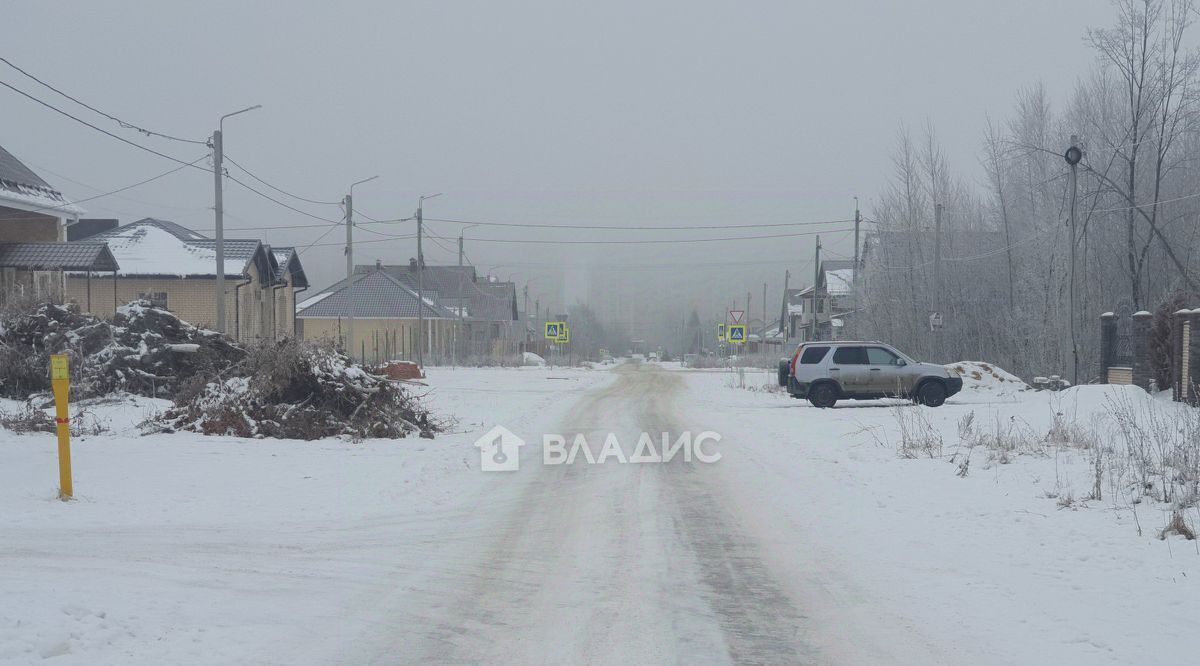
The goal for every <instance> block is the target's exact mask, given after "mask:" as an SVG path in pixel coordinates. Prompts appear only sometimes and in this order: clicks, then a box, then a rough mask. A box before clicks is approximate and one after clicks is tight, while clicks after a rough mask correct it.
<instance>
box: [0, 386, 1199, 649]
mask: <svg viewBox="0 0 1200 666" xmlns="http://www.w3.org/2000/svg"><path fill="white" fill-rule="evenodd" d="M432 374H433V379H432V380H431V381H432V383H433V385H434V390H433V392H432V394H431V396H430V399H431V400H432V401H433V402H434V403H435V406H437V407H439V408H441V409H443V410H445V411H449V412H453V413H455V414H457V415H458V416H459V417H460V423H459V425H458V427H457V428H456V431H455V433H452V434H449V435H446V436H442V437H439V438H438V439H437V440H435V441H433V442H429V441H424V440H407V441H401V442H380V441H369V442H363V443H350V442H343V441H337V440H326V441H319V442H275V441H245V440H239V439H235V438H220V437H202V436H199V435H184V434H180V435H155V436H150V437H140V436H138V435H137V434H136V431H135V430H133V429H131V428H130V427H129V424H130V423H132V422H134V421H136V420H137V419H139V418H141V417H143V416H144V415H145V413H146V412H147V410H149V409H152V408H153V407H154V405H153V404H151V403H146V402H144V401H143V402H132V403H126V404H118V405H114V406H109V407H104V408H97V411H98V413H99V414H100V416H101V417H102V418H103V419H105V420H107V421H108V422H109V423H111V424H113V425H114V432H113V433H111V434H106V435H102V436H98V437H92V438H86V439H82V440H80V441H79V442H77V446H76V457H75V463H76V491H77V494H78V495H79V498H80V499H79V501H77V502H72V503H68V504H63V503H60V502H57V501H54V499H53V496H54V489H53V483H54V478H55V477H54V475H55V468H54V453H53V442H52V440H51V438H45V437H43V436H38V435H27V436H16V435H13V434H11V433H6V432H5V433H0V663H3V664H8V663H13V664H27V663H40V662H41V661H42V660H44V659H51V660H53V663H55V664H135V665H136V664H162V663H180V664H228V663H245V664H363V663H377V664H408V663H413V664H416V663H464V664H465V663H491V664H515V663H522V664H524V663H582V664H586V663H596V664H611V663H622V664H642V663H704V664H709V663H716V664H722V663H772V664H776V663H816V664H826V663H834V664H837V663H841V664H860V663H899V664H943V663H948V664H957V663H971V664H1011V663H1061V664H1076V663H1087V664H1125V663H1140V664H1156V663H1163V664H1166V663H1187V662H1189V661H1191V660H1192V658H1193V656H1194V654H1196V653H1197V652H1198V651H1200V635H1198V634H1197V632H1195V630H1194V618H1195V617H1196V616H1197V614H1198V613H1200V553H1197V551H1196V549H1195V547H1194V543H1193V542H1185V541H1182V540H1179V539H1171V540H1168V541H1166V542H1164V541H1160V540H1158V539H1156V538H1154V532H1155V529H1156V528H1157V527H1159V526H1161V524H1162V523H1163V522H1164V521H1163V516H1162V515H1161V510H1160V509H1159V508H1156V507H1153V506H1143V507H1142V508H1140V509H1138V512H1139V516H1140V524H1142V525H1143V526H1144V527H1145V534H1144V536H1139V535H1138V533H1137V525H1138V524H1139V519H1137V518H1135V517H1134V516H1133V515H1132V512H1131V511H1129V510H1127V507H1121V506H1119V504H1118V503H1113V502H1110V501H1107V498H1106V501H1105V502H1092V503H1090V504H1089V503H1080V502H1076V503H1075V504H1073V505H1072V506H1070V508H1065V509H1059V508H1058V507H1057V504H1056V500H1055V499H1049V498H1048V497H1047V495H1048V494H1049V493H1050V492H1051V491H1054V494H1056V495H1059V496H1061V495H1063V494H1067V493H1070V492H1071V491H1072V489H1074V492H1075V496H1076V497H1082V496H1083V495H1084V494H1085V490H1086V488H1088V487H1089V486H1090V483H1091V480H1090V474H1089V471H1088V469H1087V461H1086V460H1085V459H1084V458H1082V457H1080V456H1073V455H1072V454H1071V453H1070V452H1069V451H1064V452H1056V453H1054V454H1053V455H1052V456H1044V455H1020V456H1015V457H1014V458H1013V459H1012V460H1011V461H1007V462H1005V463H1004V464H1001V463H999V462H994V461H989V460H988V459H987V457H986V456H985V455H982V454H981V455H979V456H978V460H976V461H975V462H973V463H972V466H971V469H970V473H969V474H967V475H966V476H965V477H960V476H959V475H957V474H956V469H957V467H956V465H953V464H948V463H947V462H945V461H944V460H937V459H924V460H919V459H918V460H902V459H900V458H899V457H898V456H897V454H896V450H895V448H894V447H893V446H891V445H886V444H882V445H881V444H880V443H879V442H878V441H877V439H882V440H887V441H891V442H894V441H895V439H896V437H897V429H898V427H897V425H896V421H895V413H894V410H892V409H890V408H889V407H888V406H887V404H886V403H848V404H847V405H846V406H845V407H842V406H839V408H837V409H833V410H817V409H814V408H812V407H809V406H808V405H807V403H804V402H802V401H796V400H790V399H788V398H785V397H782V396H779V395H778V394H772V393H767V392H763V391H750V390H744V389H740V388H733V384H734V382H735V377H734V376H733V375H731V374H730V373H728V372H703V371H696V372H689V371H684V370H680V369H679V368H677V367H660V366H656V365H648V364H647V365H640V366H634V365H628V366H623V367H620V368H617V369H616V370H614V371H612V372H607V371H583V370H562V369H558V370H554V369H544V368H542V369H535V368H523V369H519V370H518V369H471V370H468V369H460V370H448V369H438V370H437V371H435V372H434V373H432ZM752 377H759V378H758V379H757V380H755V379H753V378H748V379H747V383H748V385H750V386H752V387H753V385H754V383H755V382H757V383H758V384H759V385H761V384H766V383H769V382H770V381H771V378H770V376H769V375H768V374H766V373H763V374H761V376H760V375H752ZM1106 390H1110V389H1104V388H1100V387H1084V388H1083V389H1078V390H1073V391H1069V392H1066V393H1065V394H1061V395H1049V394H1045V393H1021V394H1012V395H1009V394H995V395H993V394H986V392H983V393H980V394H977V395H969V394H967V392H964V394H963V395H961V396H956V397H955V399H954V400H953V401H952V402H951V403H949V404H947V405H946V406H944V407H942V408H939V409H936V410H930V409H928V408H912V409H916V410H919V413H921V414H922V415H924V416H925V417H926V418H927V419H929V421H930V423H931V424H932V425H933V427H935V428H938V429H940V430H941V432H942V433H943V435H944V437H945V439H946V441H947V445H949V444H950V443H951V442H952V441H953V440H954V433H955V429H956V423H957V422H958V421H959V419H960V418H962V417H963V416H965V415H967V414H970V413H972V412H974V414H975V415H976V417H977V421H978V422H980V423H993V422H996V423H1000V422H1003V423H1008V422H1009V421H1011V420H1012V419H1021V420H1022V421H1025V422H1028V423H1029V424H1031V426H1030V427H1031V428H1033V429H1035V430H1036V429H1039V428H1043V429H1044V428H1046V427H1048V426H1049V424H1050V421H1051V419H1052V417H1053V415H1054V414H1055V413H1072V414H1075V413H1077V414H1078V415H1079V418H1080V419H1081V420H1083V421H1087V420H1088V419H1091V418H1093V417H1094V416H1095V414H1096V413H1098V412H1102V411H1103V410H1104V408H1105V407H1104V401H1103V400H1102V399H1098V398H1097V396H1098V395H1099V394H1098V393H1097V392H1098V391H1106ZM122 424H124V425H122ZM497 424H501V425H505V426H507V427H508V428H510V429H511V430H513V431H514V432H516V433H517V434H518V435H520V436H521V437H523V438H524V439H525V440H526V441H528V442H529V445H527V446H526V447H524V449H522V451H521V454H520V458H521V463H522V464H521V469H520V470H519V471H516V472H483V471H481V469H480V458H479V452H478V450H476V449H475V448H474V447H473V446H472V444H473V442H474V440H475V439H476V438H477V437H478V436H480V435H481V434H483V433H484V432H486V431H487V430H488V429H489V428H491V427H492V426H494V425H497ZM664 430H666V431H668V432H672V433H675V434H678V433H679V432H681V431H683V430H688V431H691V432H693V433H694V434H695V433H698V432H700V431H703V430H712V431H715V432H718V433H720V434H721V435H722V437H723V438H722V440H721V441H720V442H719V443H718V444H716V445H715V446H712V445H707V447H708V448H711V449H715V450H716V451H718V452H719V453H720V454H721V456H722V457H721V460H720V461H718V462H716V463H713V464H699V463H697V462H692V463H686V462H683V461H682V460H681V459H678V458H677V459H675V460H673V461H672V462H670V463H667V464H624V465H622V464H615V463H614V462H613V461H609V462H607V463H605V464H603V465H587V464H583V461H582V460H581V459H577V460H576V462H575V464H572V465H556V466H544V465H542V451H541V446H540V440H541V436H542V435H543V434H544V433H559V434H562V435H564V436H565V437H567V438H568V441H570V438H572V437H573V436H574V435H575V434H578V433H581V434H584V435H585V437H586V438H587V440H588V442H589V443H590V444H591V446H592V450H593V452H594V453H599V449H600V448H601V445H602V443H603V441H604V436H605V435H606V434H608V433H609V432H613V433H615V434H616V435H617V437H618V439H619V441H620V442H621V444H622V445H623V447H624V450H625V453H626V455H628V454H629V453H631V450H630V449H631V447H632V446H633V445H634V444H635V443H636V441H637V436H638V435H639V434H640V433H641V432H642V431H650V432H652V433H654V432H662V431H664Z"/></svg>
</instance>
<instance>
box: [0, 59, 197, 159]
mask: <svg viewBox="0 0 1200 666" xmlns="http://www.w3.org/2000/svg"><path fill="white" fill-rule="evenodd" d="M0 86H4V87H5V88H8V89H9V90H11V91H13V92H15V93H17V94H18V95H20V96H22V97H25V98H27V99H30V100H33V101H34V102H37V103H38V104H40V105H42V106H44V107H46V108H47V109H50V110H51V111H53V112H55V113H57V114H59V115H63V116H66V117H67V118H70V119H71V120H74V121H75V122H77V123H79V124H81V125H85V126H87V127H90V128H92V129H94V130H96V131H97V132H100V133H101V134H106V135H108V136H110V137H112V138H114V139H116V140H117V141H120V142H121V143H126V144H129V145H131V146H133V147H134V148H137V149H138V150H144V151H146V152H147V153H150V154H152V155H157V156H159V157H161V158H163V159H167V160H171V161H172V162H175V163H176V164H182V165H184V166H195V163H193V162H185V161H183V160H181V159H179V158H178V157H173V156H171V155H168V154H166V153H163V152H160V151H157V150H155V149H153V148H150V147H148V146H143V145H142V144H140V143H136V142H134V141H130V140H129V139H126V138H125V137H123V136H120V135H118V134H113V133H112V132H110V131H108V130H106V129H104V128H103V127H98V126H96V125H93V124H92V123H90V122H88V121H86V120H84V119H83V118H80V117H79V116H76V115H74V114H71V113H69V112H67V111H63V110H62V109H60V108H58V107H57V106H54V105H53V104H50V103H49V102H44V101H42V100H40V99H38V98H37V97H34V96H33V95H30V94H29V93H27V92H25V91H24V90H21V89H20V88H17V87H16V86H13V85H12V84H9V83H7V82H5V81H0ZM196 168H197V169H200V170H201V171H209V172H210V173H211V171H210V170H209V169H205V168H204V167H196Z"/></svg>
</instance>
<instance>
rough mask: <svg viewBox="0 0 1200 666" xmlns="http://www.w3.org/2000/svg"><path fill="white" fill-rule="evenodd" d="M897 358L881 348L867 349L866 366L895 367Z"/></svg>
mask: <svg viewBox="0 0 1200 666" xmlns="http://www.w3.org/2000/svg"><path fill="white" fill-rule="evenodd" d="M897 358H898V357H897V356H896V355H895V354H893V353H892V352H890V351H888V350H886V349H884V348H883V347H867V364H868V365H895V364H896V359H897Z"/></svg>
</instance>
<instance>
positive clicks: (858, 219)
mask: <svg viewBox="0 0 1200 666" xmlns="http://www.w3.org/2000/svg"><path fill="white" fill-rule="evenodd" d="M861 225H862V214H861V213H859V212H858V197H854V271H853V272H852V273H850V294H851V298H853V299H854V302H853V308H854V314H853V315H851V317H850V321H851V322H854V321H857V318H858V316H859V314H858V291H859V288H860V287H859V283H858V277H859V276H858V268H859V263H860V262H861V261H862V257H860V256H859V254H858V253H859V240H858V230H859V227H860V226H861Z"/></svg>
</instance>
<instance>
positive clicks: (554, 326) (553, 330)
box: [546, 321, 567, 340]
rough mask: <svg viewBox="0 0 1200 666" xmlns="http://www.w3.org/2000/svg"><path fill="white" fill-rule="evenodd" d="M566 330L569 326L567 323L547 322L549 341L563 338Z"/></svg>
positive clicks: (547, 337)
mask: <svg viewBox="0 0 1200 666" xmlns="http://www.w3.org/2000/svg"><path fill="white" fill-rule="evenodd" d="M566 328H567V325H566V323H565V322H561V321H548V322H546V339H547V340H558V339H559V338H560V337H562V334H563V332H564V330H565V329H566Z"/></svg>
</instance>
